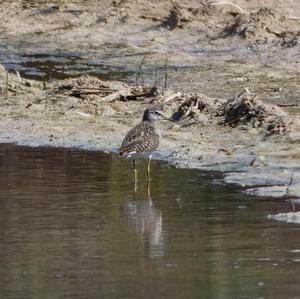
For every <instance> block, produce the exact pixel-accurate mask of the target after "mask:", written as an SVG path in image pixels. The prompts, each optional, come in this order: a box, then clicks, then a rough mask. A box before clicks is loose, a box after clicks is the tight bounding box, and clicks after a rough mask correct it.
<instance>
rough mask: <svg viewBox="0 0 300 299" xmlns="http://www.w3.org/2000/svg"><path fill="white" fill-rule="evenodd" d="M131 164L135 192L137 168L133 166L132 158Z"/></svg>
mask: <svg viewBox="0 0 300 299" xmlns="http://www.w3.org/2000/svg"><path fill="white" fill-rule="evenodd" d="M132 166H133V180H134V192H136V190H137V169H136V167H135V161H134V159H132Z"/></svg>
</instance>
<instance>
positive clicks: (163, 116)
mask: <svg viewBox="0 0 300 299" xmlns="http://www.w3.org/2000/svg"><path fill="white" fill-rule="evenodd" d="M160 115H161V116H162V118H163V120H168V121H171V122H176V120H174V119H173V118H172V117H167V116H165V115H164V114H163V113H160Z"/></svg>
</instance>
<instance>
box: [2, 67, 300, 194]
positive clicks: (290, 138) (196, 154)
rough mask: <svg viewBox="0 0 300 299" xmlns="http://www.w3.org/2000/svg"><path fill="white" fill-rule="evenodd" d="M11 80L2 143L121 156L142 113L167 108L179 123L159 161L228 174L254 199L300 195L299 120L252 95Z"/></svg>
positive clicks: (168, 130)
mask: <svg viewBox="0 0 300 299" xmlns="http://www.w3.org/2000/svg"><path fill="white" fill-rule="evenodd" d="M5 76H6V73H5V71H4V70H3V69H2V72H1V82H2V84H1V86H2V87H1V104H0V105H1V114H0V117H1V120H0V141H1V142H17V143H20V144H26V145H32V146H40V145H43V146H59V147H60V146H62V147H77V148H83V149H89V150H104V151H112V150H113V151H117V149H118V147H119V145H120V143H121V141H122V138H123V137H124V135H125V133H126V132H127V130H128V129H129V128H130V127H132V126H133V125H135V124H136V123H137V122H138V121H139V120H140V118H141V115H142V112H143V110H144V109H145V108H146V107H148V106H149V105H153V104H162V105H163V107H164V110H165V112H166V113H167V114H169V115H172V117H173V118H174V119H176V120H177V123H174V124H173V123H164V122H162V123H161V129H162V132H163V138H162V141H161V145H160V152H159V153H158V154H157V156H156V157H157V158H163V159H167V160H169V161H170V162H171V163H174V164H176V165H177V166H179V167H192V168H202V169H211V170H220V171H224V172H226V175H225V180H226V181H227V182H231V183H238V184H241V185H245V186H248V187H249V188H248V190H247V192H249V193H253V194H256V195H262V196H278V197H286V196H288V197H290V196H299V195H300V193H299V187H300V169H299V166H298V161H299V157H300V149H299V148H300V147H299V142H300V134H299V128H300V122H299V117H298V116H295V115H293V114H291V113H289V112H288V111H286V110H284V109H282V108H280V107H278V106H276V105H272V104H269V103H264V101H263V99H261V98H259V96H258V95H255V94H253V93H251V91H249V90H247V89H246V90H245V91H242V92H241V93H240V94H238V95H235V96H233V97H230V98H211V97H208V96H207V95H205V94H200V93H184V92H182V91H180V90H177V91H173V90H170V89H166V90H161V89H159V88H156V89H155V92H154V89H153V87H152V88H151V87H146V86H143V87H142V86H138V87H137V86H129V85H127V84H125V83H122V82H111V81H101V80H99V79H97V78H93V77H80V78H78V79H68V80H63V81H55V82H52V83H42V82H38V81H31V80H26V79H22V78H20V77H18V76H17V75H14V74H12V73H11V74H9V75H8V84H7V85H4V86H3V80H4V79H6V77H5ZM257 185H259V186H263V188H261V187H260V188H258V187H257ZM252 186H255V188H254V189H253V188H252ZM265 186H267V188H265Z"/></svg>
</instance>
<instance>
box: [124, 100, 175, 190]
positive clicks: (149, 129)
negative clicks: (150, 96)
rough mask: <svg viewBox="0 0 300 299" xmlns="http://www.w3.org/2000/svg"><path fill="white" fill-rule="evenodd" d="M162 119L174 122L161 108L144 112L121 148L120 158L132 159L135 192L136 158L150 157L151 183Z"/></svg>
mask: <svg viewBox="0 0 300 299" xmlns="http://www.w3.org/2000/svg"><path fill="white" fill-rule="evenodd" d="M161 119H165V120H169V121H173V120H172V119H171V118H168V117H166V116H165V115H164V114H163V112H162V111H161V109H160V108H159V107H157V106H152V107H149V108H147V109H146V110H145V111H144V114H143V118H142V121H141V122H140V123H138V124H137V125H136V126H135V127H133V128H132V129H131V130H130V131H128V133H127V134H126V136H125V138H124V140H123V142H122V145H121V147H120V150H119V153H120V156H125V157H132V162H133V172H134V186H135V187H134V190H135V191H136V189H137V169H136V167H135V158H137V157H148V167H147V175H148V184H149V183H150V161H151V156H152V154H153V152H154V151H156V149H157V148H158V145H159V139H160V131H159V128H158V125H157V121H158V120H161Z"/></svg>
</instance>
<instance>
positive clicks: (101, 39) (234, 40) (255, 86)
mask: <svg viewBox="0 0 300 299" xmlns="http://www.w3.org/2000/svg"><path fill="white" fill-rule="evenodd" d="M223 2H224V1H211V2H209V1H198V0H185V1H169V0H167V1H132V0H126V1H109V0H107V1H94V0H88V1H85V2H84V4H82V3H81V2H80V1H63V0H56V1H52V2H51V4H49V2H48V1H26V2H24V1H5V3H0V17H1V20H2V22H1V24H0V31H1V40H0V63H2V64H4V65H5V66H6V67H7V68H8V69H17V70H19V72H20V73H21V75H25V76H30V77H32V78H40V79H42V80H51V78H54V79H55V78H59V79H62V78H63V79H64V78H66V77H70V76H79V75H82V74H93V75H97V76H99V77H100V78H103V77H105V76H106V77H107V78H112V77H113V78H117V79H119V80H120V79H121V80H122V81H124V80H125V81H126V82H131V83H134V81H135V71H136V68H137V67H138V65H139V64H140V62H141V61H142V59H145V61H144V65H143V73H144V80H145V82H147V83H149V84H154V82H155V81H156V80H157V76H156V70H157V69H159V70H162V69H163V68H164V66H165V60H166V59H167V60H168V72H169V78H168V86H169V87H170V88H172V89H181V90H184V91H199V90H201V91H203V92H205V93H206V94H208V95H210V96H216V97H220V96H224V95H226V96H231V95H232V94H236V93H239V92H240V91H241V90H242V89H243V88H244V87H250V88H251V90H253V91H254V92H257V93H258V94H261V95H262V96H263V97H264V98H269V100H270V101H281V100H282V99H283V98H284V99H285V101H289V103H294V102H295V100H294V98H295V97H298V96H299V95H300V87H299V82H300V75H299V64H298V61H299V32H300V22H299V17H300V15H299V11H300V4H299V2H298V1H296V0H294V1H289V2H288V3H286V1H271V0H268V1H263V2H262V1H254V0H252V1H242V0H240V1H233V4H234V5H233V4H231V5H228V4H222V3H223ZM297 14H298V15H297ZM161 77H163V75H161V76H159V78H158V79H159V80H160V81H162V80H163V79H162V78H161Z"/></svg>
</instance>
